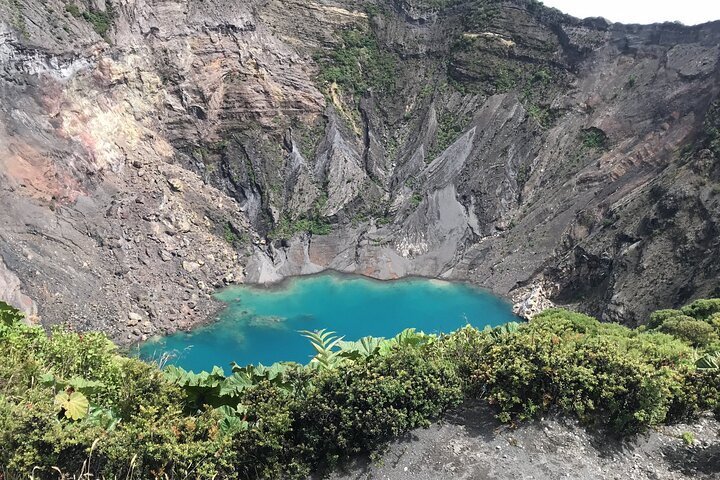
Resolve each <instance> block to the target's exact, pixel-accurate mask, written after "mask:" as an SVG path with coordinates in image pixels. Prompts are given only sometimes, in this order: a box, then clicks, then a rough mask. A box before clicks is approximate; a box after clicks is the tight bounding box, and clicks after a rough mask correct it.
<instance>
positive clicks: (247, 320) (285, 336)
mask: <svg viewBox="0 0 720 480" xmlns="http://www.w3.org/2000/svg"><path fill="white" fill-rule="evenodd" d="M216 296H217V298H218V299H219V300H221V301H223V302H225V303H226V304H227V308H226V309H225V310H223V311H222V312H221V313H220V315H219V318H218V320H217V321H216V322H214V323H212V324H209V325H206V326H203V327H199V328H197V329H195V330H193V331H191V332H178V333H175V334H173V335H169V336H167V337H160V338H156V339H152V340H150V341H148V342H146V343H144V344H143V345H141V346H140V356H141V357H142V358H145V359H157V358H159V357H160V356H161V355H163V354H164V353H169V354H170V356H171V358H170V360H169V363H170V364H174V365H177V366H180V367H183V368H185V369H188V370H194V371H200V370H209V369H210V368H212V367H213V366H214V365H217V366H221V367H228V366H229V364H230V362H237V363H238V364H241V365H245V364H251V363H253V364H257V363H262V364H265V365H269V364H272V363H274V362H279V361H294V362H299V363H307V362H308V361H309V360H310V359H311V358H312V356H313V352H314V350H313V349H312V347H311V345H310V343H309V342H308V340H307V339H306V338H304V337H302V335H301V334H300V333H299V331H300V330H320V329H328V330H332V331H334V332H337V334H338V335H342V336H344V337H345V340H357V339H359V338H362V337H365V336H369V335H371V336H374V337H392V336H395V335H397V334H398V333H400V332H401V331H402V330H404V329H406V328H415V329H417V330H419V331H424V332H425V333H442V332H451V331H454V330H457V329H458V328H461V327H463V326H465V325H467V324H471V325H473V326H475V327H480V328H482V327H484V326H486V325H489V326H497V325H501V324H503V323H507V322H510V321H513V320H516V317H515V316H514V315H513V313H512V311H511V307H510V305H509V304H508V303H507V302H505V301H504V300H502V299H500V298H498V297H495V296H493V295H491V294H490V293H487V292H485V291H483V290H481V289H478V288H475V287H472V286H470V285H467V284H464V283H451V282H445V281H440V280H430V279H420V278H412V279H404V280H395V281H378V280H372V279H369V278H366V277H360V276H349V275H340V274H321V275H314V276H308V277H295V278H292V279H289V280H287V281H285V282H282V283H281V284H278V285H273V286H270V287H261V286H260V287H259V286H238V287H231V288H228V289H225V290H222V291H221V292H219V293H218V294H217V295H216Z"/></svg>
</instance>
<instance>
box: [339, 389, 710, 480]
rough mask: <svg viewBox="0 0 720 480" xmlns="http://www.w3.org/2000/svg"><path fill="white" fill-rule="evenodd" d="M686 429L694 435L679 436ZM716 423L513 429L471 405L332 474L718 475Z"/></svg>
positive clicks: (419, 478) (553, 421)
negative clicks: (634, 430) (626, 436)
mask: <svg viewBox="0 0 720 480" xmlns="http://www.w3.org/2000/svg"><path fill="white" fill-rule="evenodd" d="M684 432H691V433H692V434H693V435H694V438H695V441H694V443H693V445H687V444H686V443H685V442H684V441H683V440H682V438H681V435H682V434H683V433H684ZM719 433H720V424H719V423H718V422H717V421H716V420H715V419H714V418H713V417H712V416H709V415H708V416H703V417H702V418H700V419H699V420H698V421H697V422H695V423H693V424H691V425H673V426H670V427H662V428H660V429H657V430H653V431H651V432H649V433H647V434H644V435H642V436H639V437H636V438H634V439H632V440H629V441H621V440H617V439H614V438H611V437H608V436H607V435H602V434H599V433H591V432H588V431H587V430H586V429H584V428H582V427H581V426H579V425H578V424H577V423H576V422H574V421H572V420H568V419H566V418H546V419H542V420H541V421H538V422H532V423H526V424H523V425H521V426H520V427H519V428H510V427H507V426H503V425H501V424H499V423H498V422H497V421H496V420H495V419H494V418H493V415H492V412H491V411H490V409H489V408H488V407H487V406H486V405H483V404H480V403H478V404H474V405H469V406H466V407H464V408H463V409H461V410H459V411H457V412H453V413H452V414H449V415H447V416H446V417H445V418H444V419H443V420H442V421H440V422H438V423H435V424H433V425H432V426H431V427H430V428H428V429H422V430H416V431H414V432H412V433H411V434H409V435H408V436H407V437H406V438H404V439H402V440H400V441H397V442H395V443H393V444H392V445H391V446H390V448H389V450H388V451H387V452H386V453H385V454H384V455H383V456H382V458H381V459H380V460H379V461H376V462H370V461H368V460H362V461H357V462H355V464H353V465H351V466H349V467H348V468H347V469H346V471H345V472H340V473H335V474H333V475H331V477H330V478H332V479H333V480H360V479H389V480H405V479H413V480H424V479H427V480H430V479H432V480H442V479H473V480H482V479H528V480H529V479H561V478H572V479H632V480H640V479H652V480H665V479H720V437H719V436H718V434H719Z"/></svg>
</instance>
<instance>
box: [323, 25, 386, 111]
mask: <svg viewBox="0 0 720 480" xmlns="http://www.w3.org/2000/svg"><path fill="white" fill-rule="evenodd" d="M338 35H339V39H338V40H339V41H338V44H337V46H336V47H335V48H334V49H332V50H329V51H322V52H319V53H318V54H316V57H315V59H316V61H317V62H318V65H319V66H320V74H319V75H318V80H319V82H320V83H321V84H323V85H325V86H326V88H325V89H326V90H327V86H329V85H332V84H337V85H338V86H339V87H340V88H341V89H342V91H343V92H344V93H345V94H348V95H352V96H353V97H354V98H355V100H356V101H357V100H359V99H360V97H361V96H362V95H363V94H365V93H366V92H367V91H368V90H373V91H375V92H376V93H382V92H390V91H392V89H393V88H394V86H395V80H396V71H397V61H396V59H395V57H394V56H393V55H392V54H391V53H388V52H386V51H385V50H383V49H381V48H380V46H379V45H378V40H377V37H376V36H375V34H374V33H373V32H372V31H366V30H362V29H359V28H352V29H348V30H342V31H340V33H339V34H338Z"/></svg>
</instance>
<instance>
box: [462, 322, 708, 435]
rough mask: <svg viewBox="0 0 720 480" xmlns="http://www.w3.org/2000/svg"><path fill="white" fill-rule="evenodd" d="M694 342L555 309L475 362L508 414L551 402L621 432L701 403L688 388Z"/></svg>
mask: <svg viewBox="0 0 720 480" xmlns="http://www.w3.org/2000/svg"><path fill="white" fill-rule="evenodd" d="M692 354H693V352H692V349H691V348H690V347H689V346H687V345H684V344H683V343H682V342H680V341H678V340H675V339H673V338H672V337H670V336H664V335H657V334H638V333H636V332H634V331H632V330H630V329H627V328H624V327H620V326H617V325H607V324H600V323H598V322H597V320H595V319H592V318H590V317H587V316H584V315H581V314H572V313H569V312H565V311H560V310H551V311H548V312H545V313H543V314H542V315H539V316H538V317H536V318H535V319H534V320H533V321H532V322H530V323H529V324H528V325H527V326H526V327H524V328H522V329H520V330H519V331H518V333H517V334H516V335H512V336H507V337H505V338H503V340H502V341H500V342H497V343H496V344H494V345H492V346H491V347H490V348H488V349H487V351H486V353H485V356H484V358H483V360H482V362H481V365H480V368H479V369H478V370H477V373H476V378H477V381H478V382H480V383H481V384H484V385H485V388H486V389H487V392H488V399H489V400H490V402H491V403H493V404H495V405H497V406H498V408H499V410H500V418H501V419H503V420H512V419H518V420H523V419H527V418H533V417H535V416H538V415H540V414H542V413H543V412H546V411H548V410H550V409H552V408H559V409H560V410H562V411H564V412H566V413H572V414H574V415H577V416H578V417H579V418H580V419H581V420H583V421H585V422H586V423H597V424H600V425H603V426H605V427H608V428H610V429H612V430H613V431H617V432H621V433H633V432H638V431H640V430H642V429H643V428H646V427H647V426H648V425H655V424H659V423H662V422H664V421H667V420H669V419H671V417H672V414H673V413H674V412H675V411H681V412H692V411H695V410H697V409H699V408H700V404H699V402H698V399H697V398H694V397H692V396H688V395H686V391H687V390H688V389H687V388H686V387H687V383H688V376H689V375H690V374H691V373H692V372H693V371H694V368H695V367H694V363H693V360H692V358H693V355H692Z"/></svg>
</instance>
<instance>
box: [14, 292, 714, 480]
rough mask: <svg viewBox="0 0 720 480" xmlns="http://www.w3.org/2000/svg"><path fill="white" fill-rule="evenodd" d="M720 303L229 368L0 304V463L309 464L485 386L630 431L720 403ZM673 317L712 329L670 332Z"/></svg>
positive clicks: (238, 472)
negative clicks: (134, 352)
mask: <svg viewBox="0 0 720 480" xmlns="http://www.w3.org/2000/svg"><path fill="white" fill-rule="evenodd" d="M718 315H720V300H703V301H698V302H695V303H693V304H691V305H689V306H688V307H685V308H683V309H682V310H670V311H667V310H665V311H660V312H657V313H656V314H654V315H653V316H652V317H651V319H650V321H649V323H648V326H646V327H642V328H640V329H636V330H633V329H630V328H626V327H622V326H619V325H616V324H603V323H600V322H598V321H597V320H595V319H593V318H591V317H588V316H586V315H582V314H578V313H572V312H568V311H565V310H550V311H547V312H545V313H543V314H541V315H539V316H538V317H536V318H535V319H534V320H532V321H531V322H529V323H527V324H522V325H517V324H510V325H508V326H505V327H499V328H495V329H489V328H488V329H485V330H483V331H480V330H477V329H475V328H472V327H466V328H463V329H461V330H459V331H457V332H455V333H453V334H450V335H442V336H434V335H425V334H422V333H418V332H415V331H413V330H407V331H405V332H403V333H401V334H400V335H398V336H397V337H395V338H393V339H389V340H383V339H378V338H370V337H369V338H364V339H361V340H359V341H357V342H343V341H341V340H340V339H338V338H337V337H335V336H334V335H333V333H332V332H324V331H321V332H306V335H307V336H308V338H309V339H310V341H311V342H312V343H313V345H314V347H315V349H316V350H317V352H318V353H317V356H316V357H315V359H314V360H313V361H312V362H311V363H310V364H309V365H307V366H302V365H298V364H294V363H284V364H276V365H273V366H271V367H262V366H249V367H242V366H239V365H234V366H233V369H232V373H231V374H230V375H226V374H225V373H224V371H223V370H222V369H220V368H215V369H214V370H213V371H212V372H203V373H199V374H195V373H192V372H186V371H184V370H182V369H179V368H175V367H169V368H167V369H166V370H165V371H161V370H160V369H158V368H157V367H156V366H154V365H150V364H147V363H144V362H141V361H139V360H136V359H132V358H127V357H124V356H122V355H120V354H119V353H118V351H117V349H116V347H115V346H114V345H113V344H112V343H111V342H110V341H109V340H107V339H106V337H105V336H104V335H102V334H99V333H90V334H76V333H70V332H67V331H64V330H62V329H55V330H53V332H52V335H51V336H47V335H46V333H45V332H44V331H43V330H42V329H41V328H38V327H32V326H28V325H25V324H23V323H22V322H21V321H20V318H21V316H20V315H19V314H18V312H17V311H16V310H14V309H12V308H11V307H9V306H8V305H6V304H0V354H1V355H2V358H3V359H4V360H5V361H4V362H3V363H2V365H1V366H0V392H2V394H0V472H2V475H3V478H15V477H18V478H19V476H22V475H28V474H30V473H31V472H32V475H33V477H34V478H50V477H53V476H54V475H55V474H56V473H57V471H56V470H55V468H60V469H61V470H62V471H64V472H66V473H67V474H71V475H72V474H82V473H88V472H92V474H93V475H95V476H102V477H104V478H143V479H146V478H166V477H170V478H177V477H187V476H190V477H193V478H280V477H282V478H289V477H303V476H305V475H307V474H308V472H310V470H311V469H316V468H318V466H324V467H332V466H334V465H336V464H338V463H339V462H342V461H344V460H347V459H349V458H350V457H352V456H354V455H357V454H360V453H364V452H373V451H376V450H377V449H379V448H381V447H382V446H383V445H384V444H385V443H386V442H388V441H390V440H391V439H393V438H395V437H397V436H398V435H400V434H402V433H403V432H406V431H408V430H409V429H412V428H416V427H422V426H426V425H428V424H429V422H430V421H431V420H432V419H434V418H436V417H438V415H440V414H441V413H442V412H443V411H445V410H447V409H448V408H450V407H453V406H456V405H458V404H459V403H460V402H461V401H462V400H463V399H464V398H486V399H487V400H488V401H489V402H490V403H491V404H492V405H494V406H495V408H496V409H497V413H498V416H499V418H500V419H501V420H503V421H508V422H510V421H518V420H523V419H528V418H535V417H537V416H540V415H542V414H544V413H546V412H550V411H558V410H559V411H562V412H565V413H566V414H569V415H574V416H576V417H577V418H579V419H580V420H582V421H583V422H584V423H585V424H587V425H595V426H600V427H603V428H607V429H609V430H611V431H613V432H617V433H621V434H632V433H635V432H639V431H642V430H643V429H646V428H648V427H650V426H653V425H658V424H661V423H666V422H672V421H674V420H679V419H683V418H689V417H692V416H693V415H695V414H697V413H698V412H701V411H704V410H709V409H713V408H714V409H716V410H717V409H718V407H719V405H720V403H719V400H720V371H719V370H718V352H720V342H718V340H717V335H718V332H719V330H720V322H718ZM681 317H682V318H681ZM685 317H687V319H686V318H685ZM676 320H679V321H684V322H699V323H698V325H700V324H707V325H709V326H710V328H711V329H712V330H713V334H714V336H713V335H710V336H708V335H704V336H703V337H702V341H700V342H698V341H697V339H696V338H695V337H694V336H692V337H689V338H688V337H687V336H686V335H685V334H684V333H683V334H681V335H679V336H676V335H675V334H667V333H663V331H664V330H666V328H665V326H667V325H670V323H671V322H672V321H676ZM696 326H697V325H696ZM701 329H702V331H703V332H704V331H705V330H707V329H706V328H701ZM683 331H684V330H683ZM699 345H702V346H699ZM58 399H59V400H58Z"/></svg>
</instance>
